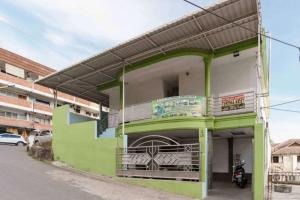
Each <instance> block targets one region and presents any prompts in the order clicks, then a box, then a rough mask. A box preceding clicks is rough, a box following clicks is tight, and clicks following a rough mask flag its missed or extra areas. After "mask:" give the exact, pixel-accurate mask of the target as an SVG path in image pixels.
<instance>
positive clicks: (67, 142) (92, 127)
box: [53, 105, 117, 176]
mask: <svg viewBox="0 0 300 200" xmlns="http://www.w3.org/2000/svg"><path fill="white" fill-rule="evenodd" d="M68 115H69V106H67V105H65V106H61V107H58V108H56V109H55V110H54V113H53V151H54V158H55V159H56V160H61V161H63V162H65V163H67V164H69V165H70V166H72V167H74V168H77V169H81V170H84V171H90V172H97V173H100V174H103V175H107V176H114V175H115V160H116V157H115V155H116V153H115V149H116V146H117V139H115V138H103V139H102V138H98V139H96V135H95V134H96V121H87V122H80V123H73V124H68Z"/></svg>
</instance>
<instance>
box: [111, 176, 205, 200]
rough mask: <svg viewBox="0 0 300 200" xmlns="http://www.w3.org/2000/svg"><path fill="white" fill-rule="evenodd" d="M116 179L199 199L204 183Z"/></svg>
mask: <svg viewBox="0 0 300 200" xmlns="http://www.w3.org/2000/svg"><path fill="white" fill-rule="evenodd" d="M116 180H119V181H121V182H125V183H130V184H135V185H140V186H144V187H149V188H154V189H158V190H161V191H166V192H172V193H175V194H180V195H186V196H189V197H193V198H197V199H199V197H200V196H201V185H202V183H201V182H188V181H170V180H155V179H138V178H116Z"/></svg>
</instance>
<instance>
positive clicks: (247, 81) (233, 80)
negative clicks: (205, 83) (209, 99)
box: [212, 57, 257, 96]
mask: <svg viewBox="0 0 300 200" xmlns="http://www.w3.org/2000/svg"><path fill="white" fill-rule="evenodd" d="M255 67H256V58H255V57H249V58H245V59H240V60H237V61H235V59H234V58H232V60H231V62H227V63H225V64H222V63H220V62H213V65H212V94H213V95H214V96H221V95H227V94H234V93H239V92H246V91H253V90H254V91H256V84H257V83H256V68H255Z"/></svg>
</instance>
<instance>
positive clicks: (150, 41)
mask: <svg viewBox="0 0 300 200" xmlns="http://www.w3.org/2000/svg"><path fill="white" fill-rule="evenodd" d="M145 38H146V40H147V41H148V42H149V43H150V44H152V45H153V46H154V47H157V48H159V50H160V52H162V53H163V54H166V52H165V51H164V50H163V49H162V48H160V47H159V45H158V44H156V42H154V41H153V40H152V39H151V38H150V37H149V36H148V35H145Z"/></svg>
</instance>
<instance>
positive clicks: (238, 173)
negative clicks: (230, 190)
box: [232, 161, 248, 188]
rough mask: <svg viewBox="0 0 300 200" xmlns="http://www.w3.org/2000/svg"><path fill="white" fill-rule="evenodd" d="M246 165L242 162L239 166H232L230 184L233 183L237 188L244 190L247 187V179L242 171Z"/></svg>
mask: <svg viewBox="0 0 300 200" xmlns="http://www.w3.org/2000/svg"><path fill="white" fill-rule="evenodd" d="M245 164H246V163H245V162H244V161H242V162H241V163H240V164H238V165H236V166H233V174H232V182H233V183H235V184H236V185H237V186H238V187H240V188H244V187H246V185H247V182H248V180H247V178H246V173H245V169H244V167H243V166H244V165H245Z"/></svg>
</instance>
